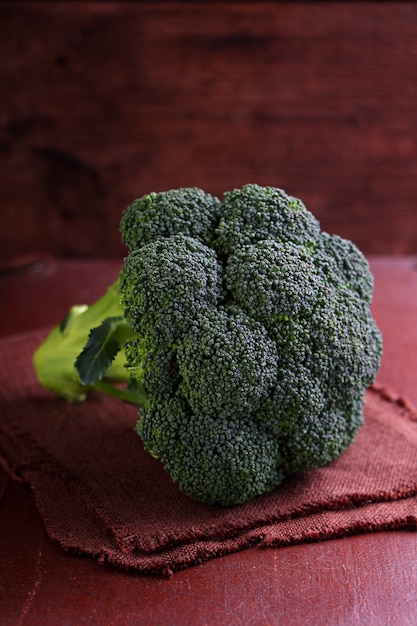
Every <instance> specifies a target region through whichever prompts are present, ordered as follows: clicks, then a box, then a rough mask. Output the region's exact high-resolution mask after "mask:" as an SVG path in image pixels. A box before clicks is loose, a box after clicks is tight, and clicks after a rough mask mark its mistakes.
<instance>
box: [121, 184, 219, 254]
mask: <svg viewBox="0 0 417 626" xmlns="http://www.w3.org/2000/svg"><path fill="white" fill-rule="evenodd" d="M219 210H220V200H219V199H218V198H216V197H214V196H211V195H210V194H208V193H205V192H204V191H202V190H201V189H197V188H196V187H190V188H187V187H186V188H183V189H171V190H169V191H164V192H160V193H155V192H153V193H150V194H148V195H146V196H143V197H142V198H138V199H137V200H135V201H134V202H133V203H132V204H131V205H130V206H129V207H128V208H127V209H126V211H125V212H124V214H123V215H122V219H121V223H120V232H121V236H122V241H123V243H124V244H125V245H126V246H127V247H128V248H129V250H130V251H131V250H134V249H136V248H140V247H142V246H144V245H146V244H147V243H151V242H152V241H156V240H157V239H161V238H163V237H171V236H172V235H178V234H180V233H181V234H183V235H188V236H189V237H193V238H194V239H197V240H198V241H201V242H203V243H207V244H208V245H210V244H211V243H212V240H213V238H214V231H215V228H216V226H217V223H218V219H219Z"/></svg>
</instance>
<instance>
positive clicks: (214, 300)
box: [34, 185, 382, 505]
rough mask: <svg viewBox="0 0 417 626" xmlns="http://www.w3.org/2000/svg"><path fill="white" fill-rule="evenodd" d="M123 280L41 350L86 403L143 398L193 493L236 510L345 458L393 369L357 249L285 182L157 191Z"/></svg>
mask: <svg viewBox="0 0 417 626" xmlns="http://www.w3.org/2000/svg"><path fill="white" fill-rule="evenodd" d="M120 231H121V236H122V240H123V242H124V243H125V245H126V246H127V247H128V255H127V256H126V258H125V259H124V263H123V265H122V268H121V271H120V273H119V277H118V280H117V281H116V282H115V283H114V285H112V286H111V287H110V288H109V290H108V291H107V293H106V294H105V295H104V296H103V297H102V298H100V299H99V300H98V301H97V302H96V303H95V304H92V305H91V306H90V307H73V308H72V309H71V310H70V312H69V315H68V316H67V318H66V319H65V320H64V322H63V323H62V324H61V326H60V327H57V328H55V329H54V330H52V332H51V333H50V335H49V336H48V337H47V339H46V340H45V342H44V343H43V344H42V345H41V346H40V347H39V348H38V350H37V352H36V353H35V355H34V365H35V370H36V373H37V375H38V378H39V381H40V382H41V383H42V384H43V385H44V386H45V387H47V388H48V389H50V390H51V391H53V392H54V393H56V394H59V395H61V396H63V397H64V398H66V399H68V400H70V401H81V400H84V399H85V398H86V396H87V393H88V391H89V390H90V389H96V390H99V391H100V392H102V393H105V394H108V395H111V396H115V397H117V398H120V399H121V400H124V401H125V402H130V403H133V404H136V405H138V406H139V407H140V419H139V420H138V422H137V425H136V431H137V433H138V434H139V436H140V437H141V439H142V441H143V444H144V447H145V449H146V450H147V451H148V452H149V453H150V454H151V455H152V456H154V457H156V458H158V459H159V460H160V462H161V463H162V465H163V466H164V468H165V469H166V470H167V472H168V473H169V474H170V476H171V478H172V479H173V481H174V482H175V483H177V485H178V486H179V488H180V489H182V490H183V491H184V492H185V493H186V494H187V495H189V496H191V497H193V498H195V499H196V500H200V501H202V502H206V503H208V504H213V503H218V504H222V505H232V504H238V503H241V502H245V501H246V500H249V499H250V498H252V497H254V496H257V495H260V494H262V493H265V492H267V491H270V490H271V489H273V488H274V487H276V486H277V485H279V484H280V483H281V482H282V480H284V478H285V477H286V476H289V475H290V474H293V473H294V472H300V471H301V472H302V471H306V470H309V469H312V468H315V467H319V466H322V465H325V464H326V463H329V462H331V461H332V460H333V459H335V458H336V457H337V456H339V455H340V454H341V452H342V451H343V450H344V449H345V448H346V447H347V446H348V445H350V444H351V443H352V441H353V440H354V438H355V435H356V433H357V431H358V429H359V428H360V426H361V425H362V423H363V410H362V407H363V396H364V391H365V388H366V387H367V386H368V385H369V384H370V383H371V382H372V381H373V379H374V377H375V374H376V372H377V370H378V367H379V360H380V355H381V349H382V339H381V335H380V332H379V330H378V328H377V326H376V324H375V322H374V320H373V318H372V315H371V312H370V307H369V305H370V302H371V298H372V290H373V280H372V275H371V273H370V270H369V266H368V263H367V261H366V259H365V257H364V256H363V255H362V253H361V252H360V251H359V250H358V249H357V248H356V246H355V245H354V244H353V243H351V242H349V241H347V240H344V239H342V238H340V237H338V236H337V235H329V234H327V233H324V232H322V231H321V230H320V225H319V222H318V221H317V219H316V218H315V217H314V216H313V215H312V214H311V213H310V212H309V211H308V210H307V208H306V207H305V206H304V204H303V203H302V202H301V201H300V200H297V199H295V198H293V197H292V196H289V195H287V194H286V193H285V192H284V191H282V190H281V189H276V188H272V187H259V186H258V185H245V186H244V187H242V188H241V189H235V190H233V191H230V192H227V193H225V194H224V198H223V200H222V201H220V200H218V199H217V198H214V197H212V196H210V195H209V194H206V193H205V192H203V191H201V190H199V189H195V188H190V189H177V190H170V191H167V192H163V193H159V194H157V193H151V194H149V195H147V196H144V197H143V198H140V199H139V200H135V202H133V204H132V205H131V206H130V207H128V209H127V210H126V212H125V213H124V214H123V216H122V219H121V223H120Z"/></svg>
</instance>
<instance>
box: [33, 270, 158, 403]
mask: <svg viewBox="0 0 417 626" xmlns="http://www.w3.org/2000/svg"><path fill="white" fill-rule="evenodd" d="M134 336H135V333H133V331H132V330H131V328H130V327H129V325H128V324H127V323H126V321H125V319H124V317H123V311H122V309H121V307H120V302H119V281H118V280H117V281H116V282H115V283H114V284H112V285H111V286H110V287H109V288H108V289H107V291H106V292H105V293H104V295H103V296H101V297H100V298H99V299H98V300H96V302H94V303H93V304H91V305H90V306H88V305H74V306H72V307H71V308H70V310H69V311H68V313H67V315H66V316H65V318H64V319H63V321H62V322H61V324H59V325H58V326H56V327H55V328H53V329H52V330H51V332H50V333H49V334H48V336H47V337H46V339H45V340H44V341H43V342H42V343H41V345H40V346H39V347H38V348H37V350H36V351H35V353H34V355H33V364H34V368H35V372H36V374H37V377H38V380H39V382H40V383H41V385H42V386H43V387H45V388H46V389H49V390H50V391H51V392H53V393H54V394H56V395H58V396H61V397H63V398H65V399H66V400H68V401H69V402H83V401H84V400H85V399H86V397H87V394H88V392H89V391H91V390H92V389H97V390H98V391H100V392H102V393H104V394H107V395H110V396H113V397H116V398H120V400H123V401H125V402H130V403H133V404H139V405H140V404H142V403H143V402H145V401H146V399H147V395H146V393H145V391H144V389H143V388H141V387H140V386H139V385H138V384H136V382H133V381H132V380H131V377H130V376H129V373H128V371H127V369H126V367H125V356H124V353H123V345H124V344H125V343H126V341H128V340H131V339H133V338H134ZM121 384H122V385H123V386H121Z"/></svg>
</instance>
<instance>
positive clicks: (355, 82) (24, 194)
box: [0, 0, 417, 262]
mask: <svg viewBox="0 0 417 626" xmlns="http://www.w3.org/2000/svg"><path fill="white" fill-rule="evenodd" d="M0 29H1V30H0V81H1V82H0V88H1V92H0V94H1V96H0V155H1V167H0V202H1V210H0V215H1V218H0V219H1V222H0V227H1V228H0V257H1V259H2V261H3V262H7V260H8V259H10V258H12V257H16V256H19V255H24V254H28V253H29V254H30V253H41V254H51V255H56V256H61V257H65V256H83V257H86V256H87V257H89V256H99V257H114V256H116V255H120V254H123V253H124V249H123V248H122V246H121V243H120V241H119V234H118V222H119V218H120V215H121V213H122V211H123V210H124V208H125V207H126V206H127V205H128V204H129V203H130V202H131V201H132V200H133V199H134V198H136V197H138V196H140V195H142V194H145V193H148V192H149V191H153V190H155V191H162V190H165V189H168V188H173V187H180V186H200V187H202V188H204V189H205V190H206V191H209V192H212V193H214V194H219V195H221V194H222V193H223V192H224V191H226V190H228V189H232V188H234V187H236V186H240V185H242V184H244V183H247V182H257V183H259V184H262V185H273V186H277V187H282V188H284V189H285V190H286V191H288V192H289V193H291V194H293V195H295V196H298V197H300V198H302V199H303V200H304V202H305V203H306V204H307V206H308V208H309V209H310V210H311V211H312V212H313V213H315V215H316V216H317V217H318V218H319V219H320V221H321V224H322V227H323V229H325V230H327V231H329V232H336V233H338V234H340V235H341V236H344V237H348V238H350V239H352V240H353V241H355V243H357V245H359V246H360V247H361V248H362V249H363V250H364V251H365V252H366V253H394V254H396V253H417V3H414V2H309V3H303V2H243V3H240V2H194V3H193V2H81V1H78V2H73V1H67V2H62V1H59V0H58V1H55V2H37V1H32V2H20V1H17V2H0Z"/></svg>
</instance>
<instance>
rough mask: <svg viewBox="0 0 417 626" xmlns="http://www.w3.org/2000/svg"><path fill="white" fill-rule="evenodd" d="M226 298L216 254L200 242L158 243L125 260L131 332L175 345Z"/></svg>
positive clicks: (123, 286)
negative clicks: (201, 314)
mask: <svg viewBox="0 0 417 626" xmlns="http://www.w3.org/2000/svg"><path fill="white" fill-rule="evenodd" d="M221 294H222V267H221V265H220V263H219V261H218V260H217V255H216V253H215V251H214V250H212V249H211V248H209V247H207V246H206V245H204V244H203V243H200V242H199V241H197V240H196V239H193V238H191V237H186V236H185V235H181V234H179V235H173V236H172V237H167V238H164V239H157V240H156V241H153V242H152V243H149V244H147V245H145V246H143V247H142V248H139V249H138V250H134V251H133V252H131V253H130V254H129V256H128V257H127V258H126V259H125V263H124V265H123V267H122V269H121V272H120V301H121V305H122V307H123V310H124V315H125V318H126V320H127V321H128V323H129V324H130V325H131V327H132V329H133V330H134V331H136V332H137V333H139V334H140V335H141V336H145V337H146V336H147V335H148V334H149V332H151V333H154V334H156V335H157V336H159V337H163V338H164V339H166V340H167V341H173V340H174V339H176V338H177V337H178V336H179V335H181V334H183V333H184V331H185V329H186V328H187V327H188V325H189V324H190V322H191V321H192V319H193V318H194V316H195V315H196V313H197V312H198V311H200V310H202V309H205V310H211V309H215V308H216V306H217V304H218V302H219V300H220V298H221Z"/></svg>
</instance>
